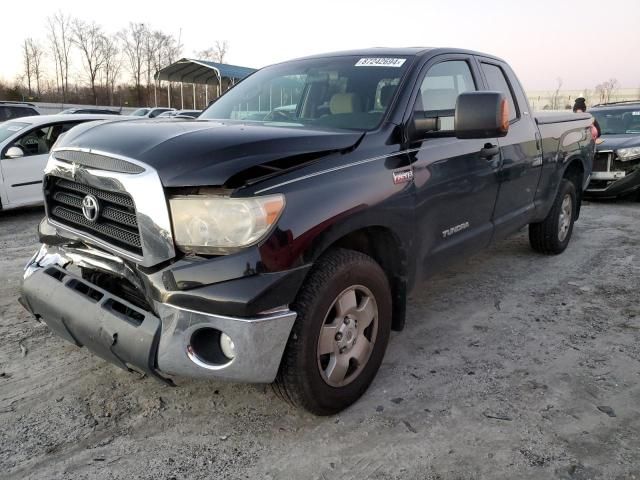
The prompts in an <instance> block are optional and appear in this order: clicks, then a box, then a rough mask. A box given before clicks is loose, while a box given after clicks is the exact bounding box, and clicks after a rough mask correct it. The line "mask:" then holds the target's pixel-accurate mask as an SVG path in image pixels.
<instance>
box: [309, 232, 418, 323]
mask: <svg viewBox="0 0 640 480" xmlns="http://www.w3.org/2000/svg"><path fill="white" fill-rule="evenodd" d="M334 248H344V249H348V250H355V251H358V252H361V253H364V254H365V255H368V256H370V257H371V258H373V259H374V260H375V261H376V262H377V263H378V264H379V265H380V267H381V268H382V270H383V271H384V272H385V274H386V275H387V278H388V280H389V286H390V288H391V295H392V302H393V304H392V308H393V317H392V324H391V328H392V329H393V330H395V331H400V330H402V329H403V328H404V323H405V316H406V299H407V291H408V285H409V278H410V269H409V264H408V260H407V257H408V255H407V247H406V245H404V242H403V241H402V239H401V236H400V235H399V234H398V233H397V232H396V231H395V230H394V229H393V228H392V227H390V226H388V225H381V224H377V223H356V224H349V225H340V226H336V227H335V228H331V229H329V230H328V231H326V232H324V233H323V234H321V235H320V236H319V237H318V238H317V240H316V241H315V242H314V244H313V245H312V247H311V248H310V249H309V251H308V253H307V256H308V259H307V260H309V261H315V260H317V259H318V258H319V257H320V256H322V255H323V254H324V253H325V252H327V251H329V250H331V249H334Z"/></svg>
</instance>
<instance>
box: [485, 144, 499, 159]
mask: <svg viewBox="0 0 640 480" xmlns="http://www.w3.org/2000/svg"><path fill="white" fill-rule="evenodd" d="M499 153H500V147H499V146H498V145H492V144H491V143H485V144H484V147H482V149H481V150H480V158H486V159H487V160H491V159H492V158H493V157H494V156H496V155H498V154H499Z"/></svg>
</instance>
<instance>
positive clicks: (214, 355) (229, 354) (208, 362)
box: [187, 327, 235, 368]
mask: <svg viewBox="0 0 640 480" xmlns="http://www.w3.org/2000/svg"><path fill="white" fill-rule="evenodd" d="M187 356H188V357H189V358H190V359H191V361H192V362H194V363H196V364H197V365H199V366H201V367H203V368H220V367H222V366H224V365H226V364H228V363H229V362H231V361H232V360H233V358H234V356H235V345H234V344H233V341H232V340H231V338H230V337H229V336H228V335H226V334H224V333H222V332H221V331H220V330H217V329H215V328H210V327H205V328H199V329H198V330H196V331H195V332H193V334H191V339H190V342H189V345H188V346H187Z"/></svg>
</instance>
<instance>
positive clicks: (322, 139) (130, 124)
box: [56, 119, 363, 187]
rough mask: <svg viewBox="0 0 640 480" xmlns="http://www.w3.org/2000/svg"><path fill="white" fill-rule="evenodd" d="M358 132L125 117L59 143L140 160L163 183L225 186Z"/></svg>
mask: <svg viewBox="0 0 640 480" xmlns="http://www.w3.org/2000/svg"><path fill="white" fill-rule="evenodd" d="M362 135H363V134H362V133H360V132H351V131H345V130H325V129H315V128H306V127H297V126H281V125H276V124H266V123H244V122H233V121H231V122H228V121H225V122H222V121H209V120H197V121H193V120H180V119H176V120H121V121H109V122H100V123H87V124H83V125H79V126H77V127H75V128H73V129H72V130H70V131H69V132H68V133H67V134H66V135H65V136H64V137H63V138H62V139H60V141H59V142H58V145H57V146H56V148H65V147H80V148H85V149H91V150H95V151H100V152H103V153H107V154H108V153H111V154H117V155H121V156H124V157H128V158H132V159H135V160H139V161H141V162H144V163H146V164H148V165H151V166H152V167H153V168H155V169H156V170H157V172H158V174H159V176H160V179H161V180H162V183H163V184H164V186H165V187H188V186H222V185H225V184H227V181H228V180H229V179H230V178H232V177H234V176H238V175H241V174H242V172H244V171H247V170H249V169H251V168H252V167H256V166H260V165H264V164H267V163H269V162H273V161H276V160H280V159H286V158H292V159H293V161H292V162H289V165H288V168H290V167H292V166H293V167H295V164H296V160H295V159H296V158H300V162H302V161H307V160H308V159H309V158H318V157H321V156H322V155H324V154H328V153H331V152H335V151H340V150H344V149H348V148H350V147H352V146H354V145H355V144H356V143H357V142H358V140H359V139H360V138H361V137H362Z"/></svg>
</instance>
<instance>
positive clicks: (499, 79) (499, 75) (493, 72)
mask: <svg viewBox="0 0 640 480" xmlns="http://www.w3.org/2000/svg"><path fill="white" fill-rule="evenodd" d="M480 67H481V68H482V72H483V73H484V76H485V78H486V80H487V85H488V87H489V90H494V91H497V92H501V93H502V94H503V95H504V96H505V98H506V99H507V103H508V105H509V122H514V121H515V120H517V119H518V118H519V112H518V108H517V105H516V102H515V100H514V98H513V97H514V96H513V89H512V87H511V85H510V84H509V81H508V80H507V76H506V74H505V72H504V70H503V69H502V68H501V67H500V66H498V65H495V64H493V63H486V62H484V61H481V62H480Z"/></svg>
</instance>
